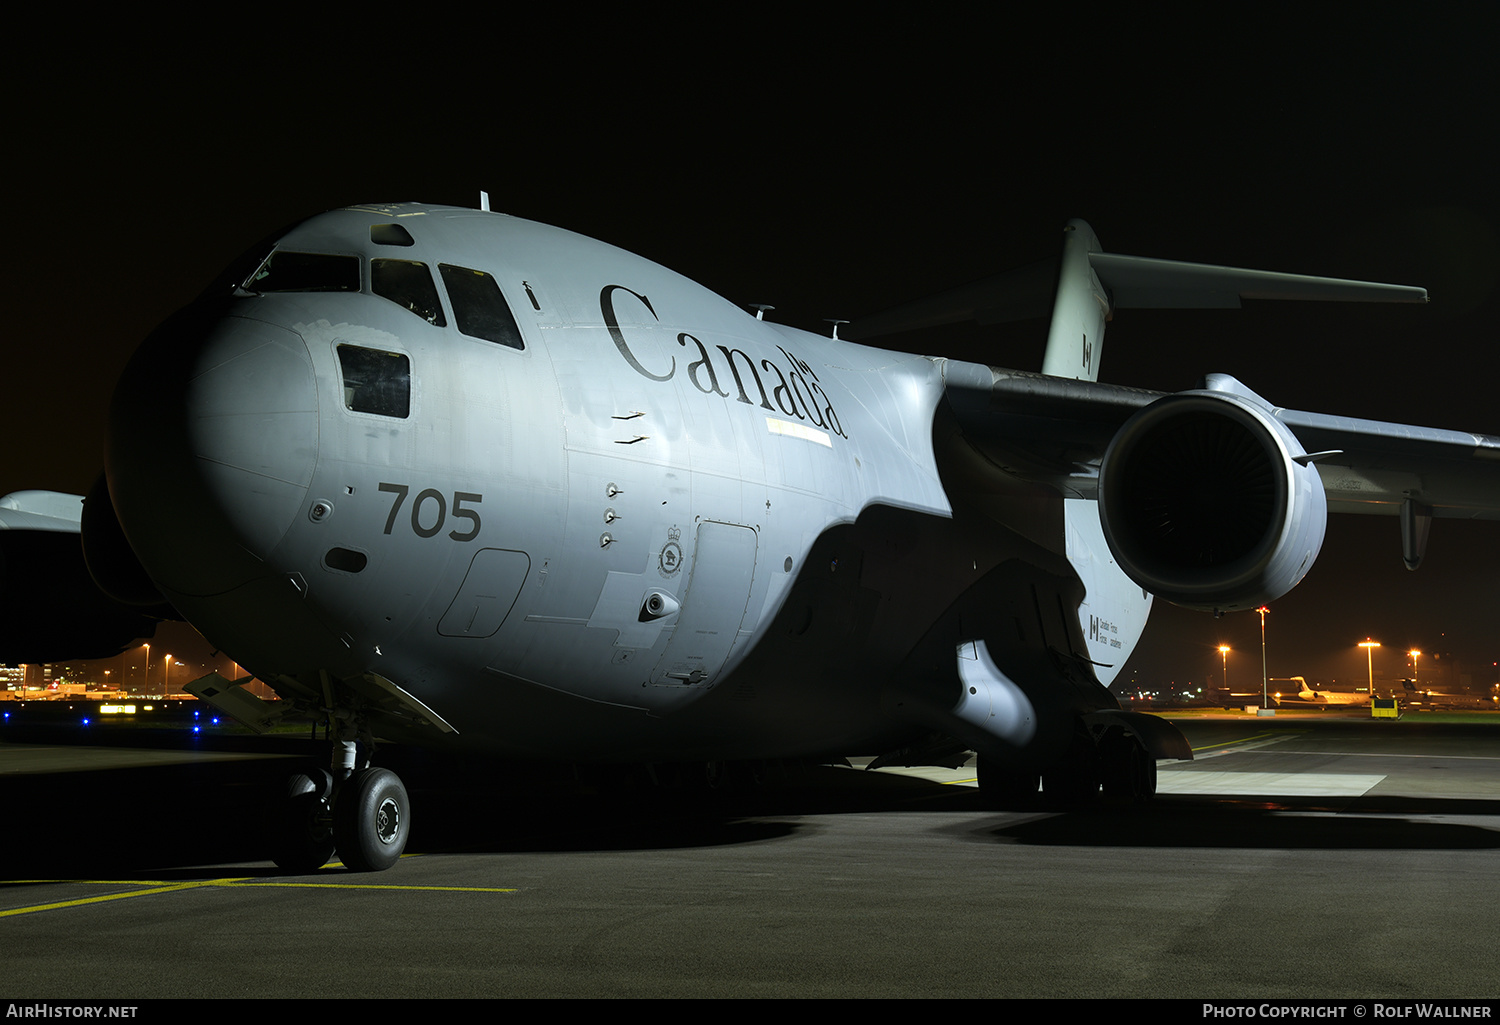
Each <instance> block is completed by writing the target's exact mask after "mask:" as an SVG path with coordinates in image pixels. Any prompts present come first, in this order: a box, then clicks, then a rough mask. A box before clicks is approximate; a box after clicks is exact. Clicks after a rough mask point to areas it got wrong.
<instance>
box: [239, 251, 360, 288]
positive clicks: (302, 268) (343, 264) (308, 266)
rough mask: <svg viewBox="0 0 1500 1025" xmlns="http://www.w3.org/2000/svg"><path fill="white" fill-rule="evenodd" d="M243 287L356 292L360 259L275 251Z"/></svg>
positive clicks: (328, 254) (326, 254)
mask: <svg viewBox="0 0 1500 1025" xmlns="http://www.w3.org/2000/svg"><path fill="white" fill-rule="evenodd" d="M245 287H246V288H247V289H249V290H250V291H252V292H358V291H359V257H357V256H336V255H333V254H330V253H294V252H290V251H288V250H285V249H278V250H276V251H275V252H274V253H272V254H271V255H270V256H268V257H266V262H265V263H263V264H261V265H260V269H259V270H257V271H256V272H255V273H254V274H252V275H250V277H249V278H248V279H247V280H246V281H245Z"/></svg>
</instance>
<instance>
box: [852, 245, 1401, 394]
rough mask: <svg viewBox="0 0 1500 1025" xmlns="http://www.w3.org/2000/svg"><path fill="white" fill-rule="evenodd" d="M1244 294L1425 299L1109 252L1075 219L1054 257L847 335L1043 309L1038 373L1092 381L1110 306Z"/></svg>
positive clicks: (995, 319)
mask: <svg viewBox="0 0 1500 1025" xmlns="http://www.w3.org/2000/svg"><path fill="white" fill-rule="evenodd" d="M1244 299H1290V300H1301V301H1310V300H1313V301H1323V302H1388V303H1424V302H1426V301H1427V290H1426V289H1425V288H1420V287H1417V286H1415V285H1389V284H1384V283H1381V282H1375V281H1354V280H1350V279H1345V278H1325V277H1317V276H1314V275H1310V274H1287V273H1283V272H1281V271H1266V270H1251V269H1248V268H1244V267H1223V266H1218V265H1215V264H1206V263H1186V262H1183V261H1180V260H1158V259H1154V258H1151V257H1145V256H1125V255H1122V254H1120V253H1106V252H1103V251H1102V249H1101V247H1100V243H1099V238H1098V236H1097V235H1095V234H1094V230H1093V229H1092V228H1090V227H1089V225H1088V224H1087V223H1086V222H1084V221H1081V220H1076V219H1075V220H1071V221H1069V222H1068V223H1067V225H1066V226H1065V227H1064V229H1063V254H1062V257H1061V259H1060V260H1046V261H1043V262H1041V263H1036V264H1031V265H1029V266H1026V267H1021V268H1018V269H1016V270H1012V271H1006V272H1004V273H1002V274H996V275H993V276H991V277H987V278H983V279H981V280H979V281H975V282H971V283H970V284H967V285H962V286H960V287H958V288H954V289H950V290H948V291H946V292H943V293H941V294H939V295H935V296H931V297H929V298H926V299H920V300H917V301H915V302H910V303H905V304H903V305H900V306H896V307H892V308H891V309H888V310H885V311H883V312H881V313H877V314H875V315H873V316H870V317H865V318H862V319H860V320H857V321H855V322H854V323H853V324H852V325H850V326H849V327H848V328H846V329H845V330H844V337H846V338H851V339H854V340H856V341H858V340H863V339H868V338H877V337H880V336H882V335H888V334H895V333H897V332H901V331H915V330H919V329H923V328H930V327H938V326H941V325H944V324H957V323H965V322H977V323H980V324H999V323H1005V322H1007V321H1013V320H1025V319H1028V318H1032V317H1041V316H1043V315H1045V314H1046V312H1047V310H1048V308H1049V305H1050V308H1051V311H1052V323H1051V327H1050V328H1049V330H1048V335H1047V351H1046V355H1045V357H1044V358H1043V362H1042V373H1044V374H1047V375H1049V376H1052V377H1065V378H1072V379H1074V380H1080V381H1097V380H1098V379H1099V359H1100V355H1101V353H1102V352H1103V342H1104V329H1105V325H1106V324H1107V323H1108V322H1109V320H1110V319H1111V318H1112V317H1113V315H1114V312H1115V311H1116V310H1121V309H1237V308H1238V307H1239V306H1240V303H1241V301H1242V300H1244ZM1049 300H1050V303H1049Z"/></svg>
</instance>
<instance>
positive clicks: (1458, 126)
mask: <svg viewBox="0 0 1500 1025" xmlns="http://www.w3.org/2000/svg"><path fill="white" fill-rule="evenodd" d="M1388 10H1389V11H1390V13H1389V14H1384V13H1381V10H1380V8H1378V7H1377V8H1375V9H1373V10H1372V9H1371V8H1366V7H1362V8H1359V9H1358V13H1357V14H1356V13H1355V12H1354V11H1353V9H1348V8H1345V7H1343V6H1342V5H1338V6H1335V5H1330V6H1329V7H1328V12H1329V13H1328V14H1326V15H1324V14H1320V13H1314V14H1311V15H1309V14H1307V13H1306V12H1305V11H1299V12H1297V13H1296V14H1295V15H1294V14H1293V13H1292V11H1293V9H1292V8H1287V9H1283V10H1280V11H1274V10H1272V11H1268V10H1266V9H1265V8H1263V7H1255V8H1245V9H1240V10H1238V11H1237V13H1230V14H1213V15H1207V16H1206V15H1204V14H1202V13H1201V9H1200V8H1198V7H1186V8H1183V9H1182V10H1181V12H1180V14H1179V16H1178V17H1175V18H1167V19H1164V20H1162V21H1160V22H1156V23H1152V22H1147V21H1142V20H1141V18H1140V17H1139V16H1136V15H1132V16H1130V17H1129V18H1128V19H1127V18H1125V17H1122V16H1119V15H1116V16H1113V17H1111V16H1100V15H1097V14H1096V15H1092V16H1090V15H1088V14H1086V13H1081V12H1080V13H1078V14H1076V15H1073V16H1071V17H1070V18H1068V19H1062V18H1056V19H1053V20H1050V21H1049V20H1046V19H1041V20H1037V19H1028V20H1027V22H1026V24H1025V25H1024V26H1023V25H1022V24H1020V23H1018V24H1016V25H1014V26H1011V27H1010V29H1009V30H1008V31H1006V32H1004V33H1003V34H996V31H997V30H996V29H995V28H993V27H992V26H993V22H992V21H986V22H985V24H986V25H989V26H991V27H988V28H981V25H980V23H978V22H967V21H960V20H956V19H954V20H946V21H942V22H937V23H934V22H930V21H924V22H921V23H904V22H902V23H890V24H881V25H870V24H868V23H867V24H861V25H858V26H856V25H840V26H837V27H834V28H824V29H819V28H814V27H811V26H808V25H804V24H801V23H784V22H779V21H777V20H776V18H775V17H774V16H771V15H769V14H765V13H757V15H756V20H755V21H753V22H745V23H743V24H740V23H735V24H733V25H732V27H731V28H728V29H726V28H721V27H710V24H709V21H708V20H705V21H704V23H703V24H702V25H701V26H699V25H682V24H674V23H671V22H668V21H666V20H650V19H646V18H638V17H633V16H630V15H625V14H619V15H612V16H610V17H611V19H612V20H609V21H604V22H600V23H598V24H590V23H589V22H588V19H587V18H586V17H582V16H580V17H579V18H577V19H575V20H570V21H556V22H544V21H516V20H514V19H511V18H506V19H499V18H497V19H495V20H493V21H492V22H487V21H485V20H484V19H482V18H481V19H479V20H477V21H475V22H472V23H468V24H450V25H446V26H443V27H442V29H441V31H439V30H438V27H436V26H433V25H430V24H410V25H408V24H399V23H382V24H379V25H376V24H368V25H365V26H362V27H361V28H359V29H358V30H355V29H351V28H350V27H349V26H333V25H314V24H311V23H305V22H296V23H286V22H277V23H274V24H268V23H267V22H266V20H265V19H264V18H261V19H258V20H257V21H256V23H255V24H254V25H248V26H236V27H235V28H234V29H233V30H216V31H215V34H214V36H213V37H209V36H207V35H206V34H204V35H199V36H191V35H190V34H189V33H190V32H191V29H183V28H180V27H175V28H172V29H171V30H169V32H168V34H167V35H153V34H152V33H151V32H149V31H147V32H144V33H142V32H141V31H140V30H141V28H142V26H140V25H137V24H134V23H132V24H131V25H130V26H129V30H130V37H131V38H134V39H137V40H139V39H141V38H148V39H151V40H152V42H149V43H144V44H142V43H139V42H137V43H132V44H130V45H125V44H124V43H123V40H124V39H125V38H126V35H125V34H124V33H125V30H126V26H123V25H122V26H120V27H119V28H120V32H119V33H116V32H115V31H114V30H113V28H112V27H110V26H99V25H93V26H90V27H88V28H87V29H79V28H78V27H76V26H66V27H65V26H62V25H57V26H54V28H55V32H54V33H52V34H51V35H50V37H49V34H48V33H47V32H45V31H43V32H41V33H39V34H38V35H37V37H36V38H35V39H34V40H32V41H31V43H30V46H31V49H30V51H29V56H28V57H27V58H25V59H24V60H23V61H22V62H21V63H19V64H13V65H12V67H11V68H10V70H9V71H7V72H6V74H7V77H8V79H9V80H10V83H9V84H10V89H9V90H8V93H9V101H8V106H9V107H10V113H11V115H12V116H11V118H10V119H9V122H10V123H9V125H8V128H9V132H8V138H7V151H8V157H9V159H8V160H7V162H6V163H7V167H6V171H5V178H6V181H7V182H8V183H9V185H10V188H9V190H8V191H9V193H10V196H11V204H10V206H11V214H10V216H9V217H8V218H7V222H8V229H9V231H8V234H9V239H8V243H9V244H8V247H7V248H8V256H7V259H6V274H5V276H4V279H3V289H4V300H5V302H4V308H5V309H6V310H7V311H9V313H10V319H9V322H8V323H9V327H8V333H9V334H10V338H9V344H8V345H7V346H6V347H5V351H6V354H7V357H8V372H7V374H6V376H5V381H6V384H7V385H8V387H7V388H6V389H5V413H4V421H3V424H4V426H3V428H0V431H3V435H0V437H3V439H4V445H3V458H0V494H3V493H5V492H8V491H11V490H15V489H19V488H28V487H37V488H50V489H55V490H62V491H71V492H82V491H84V490H86V489H87V488H88V486H89V484H90V482H91V480H92V478H93V477H94V475H95V474H96V473H97V472H98V470H99V468H100V466H101V462H102V459H101V446H102V429H103V423H104V415H105V407H106V404H107V402H108V399H109V395H110V392H111V389H112V386H113V382H114V380H115V378H116V376H117V375H118V373H119V371H120V369H121V367H122V366H123V365H124V363H125V361H126V360H127V358H128V357H129V355H130V353H131V352H132V351H133V349H134V347H135V346H136V345H137V344H138V343H139V341H140V340H141V339H142V338H143V337H144V336H145V334H146V333H147V332H148V331H149V330H150V329H151V328H152V327H153V326H154V325H155V324H157V323H158V322H160V321H161V320H162V319H163V318H164V317H166V316H167V315H168V314H169V313H171V312H172V311H173V310H174V309H176V308H178V307H179V306H181V305H183V304H185V303H186V302H188V301H189V300H190V299H191V298H192V297H193V296H194V295H195V294H196V293H197V292H198V290H199V289H201V288H202V287H203V286H204V285H205V284H207V282H208V280H209V278H210V277H211V276H212V275H213V274H214V273H215V272H216V271H218V270H219V269H220V268H221V267H222V266H223V265H224V264H226V263H227V262H228V261H229V260H230V259H231V258H232V257H234V256H236V255H237V254H238V253H239V252H240V251H241V250H243V249H245V248H246V247H248V246H249V245H251V244H252V243H254V242H255V241H257V240H258V239H260V238H262V237H263V236H265V235H266V234H267V233H269V232H270V231H272V230H274V229H276V228H278V227H280V226H283V225H286V224H288V223H291V222H293V221H296V220H298V219H301V218H303V217H306V216H309V215H312V214H315V213H318V212H320V211H322V210H325V209H328V208H332V207H338V206H344V205H348V204H350V203H356V202H371V201H393V200H420V201H425V202H434V203H454V204H460V205H474V204H475V202H476V198H477V193H478V191H479V190H480V189H486V190H488V192H489V193H490V196H491V204H492V206H493V208H494V209H496V210H501V211H504V212H507V213H512V214H516V215H519V216H523V217H528V218H532V219H535V220H540V221H544V222H547V223H551V224H556V225H560V226H562V227H566V228H570V229H573V230H575V231H580V232H582V233H584V234H587V235H592V236H594V237H597V238H601V239H603V240H605V241H608V242H611V243H614V244H616V245H619V246H621V247H623V248H625V249H629V250H632V251H634V252H638V253H641V254H642V255H645V256H647V257H650V258H652V259H654V260H656V261H658V262H660V263H663V264H665V265H667V266H669V267H672V268H674V269H676V270H678V271H681V272H682V273H684V274H686V275H688V276H689V277H691V278H694V279H696V280H698V281H700V282H702V283H703V284H705V285H707V286H708V287H710V288H712V289H714V290H715V291H717V292H719V293H720V294H722V295H724V296H726V297H727V298H729V299H731V300H732V301H735V302H738V303H751V302H765V303H771V304H774V305H775V306H776V307H777V309H776V311H775V313H774V314H772V315H771V316H772V317H773V318H774V319H779V320H781V321H783V322H786V323H790V324H793V325H796V326H798V327H804V328H807V329H810V330H825V329H826V326H825V325H824V324H823V323H822V320H823V318H825V317H841V318H852V319H857V318H858V317H859V316H861V315H863V314H868V313H873V312H876V311H878V310H880V309H882V308H884V307H886V306H889V305H892V304H894V303H897V302H900V301H904V300H907V299H914V298H920V297H922V296H925V295H927V294H930V293H932V292H935V291H939V290H941V289H943V288H946V287H949V286H951V285H954V284H958V283H962V282H965V281H969V280H972V279H975V278H979V277H982V276H985V275H987V274H991V273H994V272H995V271H998V270H1002V269H1006V268H1009V267H1012V266H1016V265H1019V264H1023V263H1028V262H1031V261H1033V260H1037V259H1041V258H1043V257H1046V256H1050V255H1053V254H1055V253H1056V251H1057V249H1058V246H1059V244H1060V229H1061V227H1062V225H1063V223H1064V222H1065V221H1066V220H1067V219H1068V218H1070V217H1083V218H1085V219H1087V220H1089V221H1090V222H1091V223H1092V225H1093V227H1094V228H1095V230H1096V231H1097V232H1098V234H1099V236H1100V238H1101V240H1102V241H1103V243H1104V245H1105V247H1106V248H1108V249H1110V250H1112V251H1116V252H1124V253H1133V254H1138V255H1144V256H1157V257H1165V258H1175V259H1186V260H1198V261H1204V262H1213V263H1226V264H1233V265H1240V266H1249V267H1264V268H1269V269H1274V270H1287V271H1297V272H1303V273H1312V274H1326V275H1333V276H1343V277H1353V278H1364V279H1372V280H1383V281H1394V282H1400V283H1408V284H1418V285H1423V286H1426V287H1427V288H1428V289H1429V292H1430V294H1431V296H1432V302H1431V304H1430V305H1428V306H1427V307H1425V308H1417V307H1368V308H1359V307H1353V306H1336V305H1316V306H1314V305H1303V304H1258V305H1256V304H1252V306H1253V308H1252V307H1247V309H1245V310H1243V311H1239V312H1233V311H1212V312H1196V311H1191V312H1156V311H1136V310H1127V311H1124V312H1122V314H1121V315H1120V316H1119V317H1118V318H1117V319H1116V321H1115V323H1114V324H1113V325H1112V326H1111V329H1110V332H1109V336H1108V339H1107V341H1106V344H1105V349H1104V359H1103V372H1102V374H1101V378H1102V379H1104V380H1109V381H1114V382H1119V383H1126V384H1135V385H1143V386H1150V387H1156V388H1162V389H1180V388H1187V387H1192V386H1194V385H1195V383H1196V382H1197V380H1198V379H1199V378H1200V377H1201V376H1202V374H1204V373H1205V372H1210V371H1222V372H1227V373H1230V374H1233V375H1235V376H1237V377H1239V378H1240V379H1241V380H1243V381H1244V382H1245V383H1246V384H1248V385H1249V386H1250V387H1252V388H1254V389H1255V390H1257V391H1258V392H1260V393H1261V394H1263V395H1265V396H1266V397H1267V398H1269V399H1270V400H1271V401H1273V402H1275V403H1277V404H1279V405H1284V406H1289V407H1293V408H1303V409H1315V410H1319V411H1324V412H1335V413H1345V414H1349V415H1353V416H1360V417H1368V418H1373V419H1381V420H1395V421H1401V422H1407V423H1417V424H1424V425H1430V426H1438V427H1448V428H1457V429H1463V430H1471V431H1479V432H1484V433H1490V434H1500V409H1497V408H1496V404H1495V402H1494V401H1493V400H1492V398H1491V396H1492V394H1493V392H1494V389H1495V388H1496V384H1497V380H1500V344H1497V342H1500V337H1497V336H1500V331H1497V327H1496V318H1497V315H1500V289H1497V287H1496V286H1497V278H1500V243H1497V232H1500V200H1497V197H1496V178H1497V176H1496V173H1495V167H1494V162H1493V157H1492V155H1491V154H1492V151H1493V150H1494V147H1495V138H1496V131H1495V113H1494V110H1495V106H1496V100H1497V99H1500V76H1497V73H1496V70H1495V64H1494V61H1493V60H1492V56H1491V54H1490V53H1489V52H1488V50H1489V47H1490V45H1491V43H1492V41H1493V39H1494V38H1496V29H1497V28H1500V17H1497V15H1496V13H1495V11H1494V8H1493V7H1491V6H1488V5H1483V6H1482V5H1456V6H1450V7H1448V8H1446V9H1439V10H1438V11H1437V12H1436V13H1434V12H1432V11H1425V12H1423V13H1422V14H1421V15H1420V19H1421V20H1419V21H1417V20H1413V19H1414V18H1416V17H1417V15H1416V12H1415V9H1414V8H1410V7H1401V8H1397V7H1395V6H1391V7H1390V8H1388ZM1346 12H1347V13H1346ZM704 17H705V19H707V17H708V16H707V15H704ZM717 17H718V16H717V15H716V16H715V18H717ZM1349 18H1357V19H1358V20H1357V22H1354V23H1350V22H1348V21H1347V20H1346V19H1349ZM1252 19H1253V20H1252ZM216 24H217V22H216ZM712 24H713V26H718V25H719V24H720V22H718V21H717V20H715V21H713V23H712ZM79 31H84V32H87V33H88V35H86V36H83V37H81V36H80V35H79V34H78V33H79ZM579 33H582V35H581V36H580V35H579ZM48 38H51V39H53V40H54V42H52V43H47V42H46V40H47V39H48ZM1044 335H1045V324H1043V323H1041V322H1037V323H1033V324H1024V325H1017V326H1012V327H1008V328H1006V329H1004V330H994V329H967V328H960V329H952V330H944V331H941V332H933V333H931V334H929V335H926V336H923V337H921V338H915V339H914V338H911V337H910V336H903V337H901V338H900V339H899V344H900V345H901V346H903V347H908V348H911V349H912V351H920V352H925V353H929V354H934V355H950V356H956V357H960V358H964V359H972V360H976V361H981V362H987V363H991V364H995V365H1000V366H1009V367H1016V368H1020V369H1036V368H1037V367H1038V366H1039V363H1040V358H1041V344H1042V340H1043V338H1044ZM1497 619H1500V522H1489V523H1477V522H1465V523H1454V522H1450V521H1438V522H1437V523H1435V525H1434V528H1433V533H1432V540H1431V543H1430V546H1429V550H1428V559H1427V563H1426V564H1425V565H1424V566H1423V567H1422V569H1421V570H1420V571H1419V572H1417V573H1409V572H1407V571H1406V570H1405V569H1404V568H1403V566H1402V563H1401V552H1400V542H1399V538H1398V533H1397V525H1396V522H1395V520H1394V519H1393V518H1392V519H1387V518H1374V517H1336V518H1334V519H1333V521H1332V522H1331V523H1330V528H1329V535H1328V540H1327V542H1326V544H1325V546H1324V551H1323V555H1322V558H1321V559H1320V560H1319V562H1318V564H1317V566H1315V567H1314V569H1313V571H1312V573H1311V574H1310V576H1309V577H1308V579H1307V581H1306V582H1305V583H1304V584H1303V585H1302V586H1301V587H1300V588H1299V589H1298V590H1296V591H1294V592H1293V593H1292V594H1291V595H1289V596H1287V597H1286V598H1283V599H1282V600H1280V601H1278V602H1277V603H1276V604H1275V605H1274V606H1273V612H1272V615H1271V618H1270V630H1271V649H1270V650H1271V674H1272V675H1273V676H1287V675H1292V674H1302V675H1306V676H1309V677H1315V676H1321V677H1323V678H1325V679H1326V678H1328V677H1336V678H1338V679H1340V680H1341V681H1343V680H1344V679H1349V680H1350V682H1353V680H1355V679H1358V678H1361V677H1363V675H1364V660H1363V654H1362V652H1360V650H1359V649H1357V648H1355V647H1354V645H1355V643H1356V642H1357V641H1359V640H1362V639H1364V637H1365V636H1366V635H1369V636H1372V637H1374V638H1375V639H1376V640H1379V641H1382V643H1383V644H1384V645H1385V647H1384V648H1383V649H1382V651H1381V652H1380V653H1378V654H1377V675H1385V676H1388V677H1399V676H1403V675H1408V674H1407V672H1406V671H1405V670H1403V669H1401V668H1400V667H1399V665H1398V663H1399V661H1400V660H1401V659H1402V656H1401V655H1400V654H1398V653H1400V652H1404V651H1405V650H1406V649H1407V648H1408V647H1412V646H1415V647H1418V648H1421V649H1422V650H1423V651H1426V652H1435V651H1439V652H1440V651H1451V652H1452V653H1453V654H1455V655H1457V656H1459V657H1460V658H1463V659H1466V660H1468V661H1470V662H1479V661H1480V660H1482V661H1483V662H1484V663H1488V662H1489V661H1490V660H1491V659H1497V658H1500V633H1497V631H1496V629H1495V623H1496V621H1497ZM1219 643H1228V644H1230V645H1231V646H1232V647H1234V648H1235V649H1236V654H1235V655H1232V656H1231V661H1230V673H1231V683H1234V684H1240V683H1244V682H1247V681H1249V680H1250V679H1251V678H1252V677H1253V678H1258V676H1259V653H1258V651H1255V650H1254V649H1255V648H1257V647H1258V645H1259V637H1258V619H1257V618H1256V617H1255V616H1254V615H1253V614H1248V613H1247V614H1240V615H1237V616H1230V617H1225V618H1224V619H1222V620H1219V621H1217V622H1216V621H1215V620H1214V619H1212V618H1211V617H1209V616H1205V615H1201V614H1197V613H1188V612H1183V611H1179V610H1175V609H1169V608H1166V607H1164V606H1160V605H1159V606H1158V610H1157V613H1156V615H1155V616H1154V618H1153V624H1152V627H1151V628H1150V629H1149V630H1148V633H1147V640H1146V642H1145V643H1144V644H1143V646H1142V649H1141V650H1140V651H1139V652H1138V653H1137V655H1136V656H1135V658H1134V659H1133V660H1132V664H1131V668H1132V669H1133V670H1135V671H1136V672H1137V674H1138V676H1139V677H1140V678H1141V679H1142V680H1144V681H1153V682H1154V681H1157V680H1172V679H1175V680H1178V681H1179V682H1182V681H1185V680H1188V679H1193V680H1206V679H1217V677H1218V673H1219V657H1218V654H1217V652H1216V650H1215V648H1216V647H1217V645H1218V644H1219ZM1387 659H1389V660H1390V661H1389V664H1387V663H1386V661H1385V660H1387ZM1428 666H1429V663H1428V662H1427V661H1425V660H1424V662H1423V668H1424V671H1425V670H1426V669H1427V668H1428ZM1491 682H1492V681H1491Z"/></svg>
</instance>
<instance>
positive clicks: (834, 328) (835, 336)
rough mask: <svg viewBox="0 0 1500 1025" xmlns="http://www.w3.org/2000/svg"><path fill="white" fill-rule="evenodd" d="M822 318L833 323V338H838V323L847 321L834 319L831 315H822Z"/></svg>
mask: <svg viewBox="0 0 1500 1025" xmlns="http://www.w3.org/2000/svg"><path fill="white" fill-rule="evenodd" d="M823 320H824V321H825V322H827V323H829V324H832V325H833V340H834V341H838V340H839V325H840V324H847V323H849V322H848V321H847V320H835V319H834V318H833V317H824V318H823Z"/></svg>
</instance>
